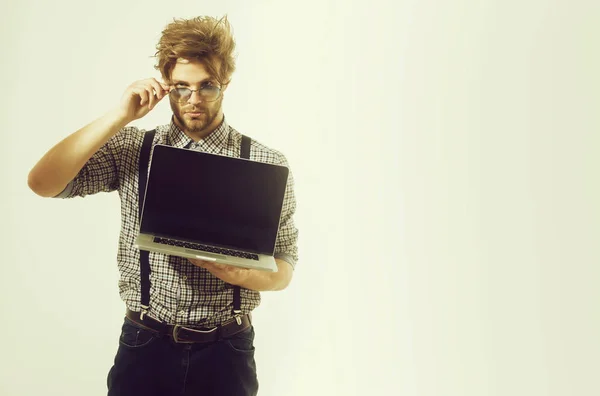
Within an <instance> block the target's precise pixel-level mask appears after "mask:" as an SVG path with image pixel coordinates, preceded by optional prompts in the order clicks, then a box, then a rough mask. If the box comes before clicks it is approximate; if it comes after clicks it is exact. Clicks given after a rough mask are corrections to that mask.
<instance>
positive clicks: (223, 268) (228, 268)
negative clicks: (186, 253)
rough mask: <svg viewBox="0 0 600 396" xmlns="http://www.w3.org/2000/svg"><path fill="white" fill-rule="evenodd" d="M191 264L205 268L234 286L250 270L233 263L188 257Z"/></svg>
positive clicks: (245, 278)
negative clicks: (220, 262)
mask: <svg viewBox="0 0 600 396" xmlns="http://www.w3.org/2000/svg"><path fill="white" fill-rule="evenodd" d="M188 260H189V261H190V262H191V263H192V264H194V265H196V266H198V267H201V268H205V269H206V270H207V271H208V272H210V273H211V274H213V275H214V276H216V277H217V278H219V279H221V280H222V281H223V282H227V283H229V284H232V285H234V286H240V285H242V284H243V283H244V282H245V281H246V280H247V279H248V277H249V276H250V272H251V270H249V269H247V268H240V267H235V266H233V265H227V264H218V263H215V262H212V261H206V260H200V259H193V258H189V259H188Z"/></svg>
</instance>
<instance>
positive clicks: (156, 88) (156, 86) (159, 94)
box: [150, 79, 165, 102]
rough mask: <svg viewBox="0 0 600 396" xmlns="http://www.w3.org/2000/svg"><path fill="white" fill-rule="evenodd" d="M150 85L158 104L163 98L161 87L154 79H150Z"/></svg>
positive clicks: (163, 92) (163, 93)
mask: <svg viewBox="0 0 600 396" xmlns="http://www.w3.org/2000/svg"><path fill="white" fill-rule="evenodd" d="M150 85H151V86H152V89H153V90H154V94H155V95H156V98H157V99H158V100H157V102H159V101H160V100H161V99H162V98H164V97H165V91H164V89H163V87H162V86H161V85H160V83H159V82H158V81H156V80H155V79H152V80H151V81H150Z"/></svg>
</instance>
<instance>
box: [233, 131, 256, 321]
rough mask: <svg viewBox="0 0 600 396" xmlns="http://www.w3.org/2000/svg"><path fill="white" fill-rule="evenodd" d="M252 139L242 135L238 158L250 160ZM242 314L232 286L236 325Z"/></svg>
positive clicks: (236, 291)
mask: <svg viewBox="0 0 600 396" xmlns="http://www.w3.org/2000/svg"><path fill="white" fill-rule="evenodd" d="M251 143H252V139H250V138H249V137H248V136H246V135H242V145H241V147H240V158H245V159H250V144H251ZM241 314H242V296H241V294H240V287H239V286H234V288H233V316H235V320H236V321H237V324H238V325H241V324H242V320H241V318H240V315H241Z"/></svg>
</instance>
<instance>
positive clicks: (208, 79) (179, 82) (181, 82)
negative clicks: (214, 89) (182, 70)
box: [173, 77, 213, 85]
mask: <svg viewBox="0 0 600 396" xmlns="http://www.w3.org/2000/svg"><path fill="white" fill-rule="evenodd" d="M208 81H213V78H211V77H207V78H205V79H204V80H201V81H198V83H197V84H202V83H204V82H208ZM173 85H192V84H190V83H189V82H187V81H183V80H173Z"/></svg>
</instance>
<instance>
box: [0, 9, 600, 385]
mask: <svg viewBox="0 0 600 396" xmlns="http://www.w3.org/2000/svg"><path fill="white" fill-rule="evenodd" d="M599 7H600V6H599V3H598V1H595V0H589V1H575V0H572V1H559V0H545V1H542V0H539V1H533V0H522V1H506V0H482V1H466V0H455V1H442V0H420V1H402V0H396V1H341V0H337V1H335V0H325V1H324V0H320V1H316V0H313V1H303V2H290V1H266V0H264V1H256V0H255V1H251V2H250V1H218V2H217V1H194V2H191V1H169V2H166V1H165V2H153V1H114V0H110V1H108V0H107V1H102V2H87V1H85V2H78V1H66V0H58V1H51V2H46V1H33V0H21V1H19V2H17V1H8V2H3V3H2V6H1V9H0V10H1V12H0V14H1V16H0V19H1V21H2V23H1V24H0V33H1V34H0V37H1V40H2V63H1V66H0V67H1V68H2V69H1V73H0V86H1V87H2V91H3V92H2V93H3V94H2V97H1V100H2V106H1V107H0V109H1V110H0V111H1V112H2V113H1V124H0V126H1V132H0V133H1V134H2V144H1V145H0V150H1V153H0V154H1V158H2V167H1V169H2V189H3V191H2V208H3V211H2V212H3V214H2V224H3V227H2V229H3V232H2V239H1V246H2V250H3V253H2V265H1V267H0V268H1V269H0V271H1V272H0V291H1V296H0V297H1V298H0V301H1V303H0V304H1V310H0V318H1V319H0V320H1V323H2V324H1V326H0V328H1V329H2V330H0V332H1V337H0V340H1V341H0V342H1V347H0V350H1V352H0V394H2V395H7V396H20V395H47V396H51V395H89V396H94V395H103V394H106V375H107V373H108V370H109V369H110V367H111V365H112V361H113V358H114V355H115V353H116V350H117V345H118V336H119V331H120V325H121V323H122V319H123V313H124V304H123V303H122V302H121V300H120V299H119V296H118V291H117V279H118V272H117V266H116V252H117V240H118V234H119V220H120V219H119V216H120V204H119V200H118V196H117V194H116V193H113V194H98V195H96V196H91V197H87V198H85V199H80V198H78V199H73V200H53V199H43V198H40V197H37V196H36V195H35V194H34V193H33V192H31V191H30V190H29V189H28V187H27V174H28V172H29V170H30V169H31V168H32V167H33V166H34V164H35V163H36V162H37V160H38V159H39V158H40V157H41V156H42V155H43V154H44V153H45V152H46V151H47V150H48V149H50V147H52V146H53V145H54V144H56V143H57V142H58V141H60V140H61V139H63V138H64V137H66V136H67V135H69V134H70V133H72V132H74V131H75V130H77V129H79V128H81V127H82V126H84V125H85V124H87V123H89V122H90V121H92V120H93V119H95V118H97V117H99V116H100V115H101V114H103V113H104V112H105V111H107V110H108V109H109V108H110V107H112V106H114V105H115V104H116V103H117V102H118V100H119V99H120V97H121V94H122V93H123V91H124V90H125V88H126V87H127V85H129V84H130V83H131V82H133V81H135V80H139V79H143V78H148V77H159V74H158V72H156V71H155V70H154V69H153V67H152V66H153V65H154V62H155V60H154V58H152V56H153V55H154V52H155V44H156V42H157V40H158V38H159V36H160V33H161V31H162V29H163V28H164V27H165V26H166V24H167V23H169V22H170V21H171V20H172V19H173V18H174V17H192V16H197V15H203V14H206V15H212V16H217V17H218V16H222V15H224V14H227V15H228V16H229V19H230V22H231V23H232V26H233V29H234V33H235V35H236V39H237V43H238V47H237V53H238V70H237V72H236V73H235V74H234V79H233V82H232V84H231V86H230V88H229V89H228V91H227V93H226V96H225V101H224V106H225V107H224V108H225V114H226V116H227V118H228V121H229V122H230V124H231V125H232V126H233V127H235V128H236V129H238V130H239V131H240V132H242V133H245V134H248V135H250V136H252V137H254V138H255V139H257V140H259V141H261V142H263V143H265V144H267V145H268V146H271V147H273V148H276V149H278V150H280V151H282V152H283V153H284V154H285V155H286V156H287V157H288V159H289V162H290V165H291V167H292V170H293V172H294V176H295V180H296V193H297V200H298V211H297V215H296V222H297V225H298V228H299V230H300V239H299V248H300V261H299V263H298V266H297V269H296V272H295V274H294V279H293V281H292V284H291V285H290V287H289V288H288V289H286V290H285V291H281V292H270V293H263V304H262V305H261V306H260V307H259V308H258V309H257V310H256V312H255V326H256V331H257V335H256V347H257V351H256V360H257V366H258V375H259V380H260V389H261V390H260V395H264V396H268V395H286V396H293V395H302V396H305V395H371V394H373V395H381V394H385V395H415V396H416V395H419V396H452V395H456V396H459V395H460V396H481V395H495V396H506V395H511V396H517V395H519V396H520V395H523V396H532V395H535V396H538V395H553V396H554V395H555V396H564V395H597V394H600V385H599V383H598V381H597V374H598V372H599V370H600V361H599V357H598V356H600V341H599V338H598V334H600V318H599V311H598V301H599V298H600V291H599V288H598V281H599V279H600V278H599V275H600V271H599V270H598V264H599V263H600V248H599V247H598V240H599V237H600V227H599V226H600V208H599V205H598V203H599V202H600V188H599V181H598V170H599V169H600V167H599V166H600V161H599V160H598V156H599V150H598V149H599V148H600V139H599V137H598V130H599V126H600V119H599V116H598V109H599V106H600V95H599V92H600V78H599V77H598V76H599V74H598V70H600V56H599V50H598V37H600V24H598V20H599V17H600V9H599ZM169 117H170V109H169V106H168V104H167V102H166V101H164V102H163V103H161V104H160V105H159V106H158V108H156V110H154V111H153V112H152V113H151V114H149V115H148V116H147V117H145V118H143V119H142V120H139V121H137V122H134V123H133V125H137V126H139V127H143V128H148V129H150V128H153V127H155V126H156V125H158V124H165V123H168V122H169Z"/></svg>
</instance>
